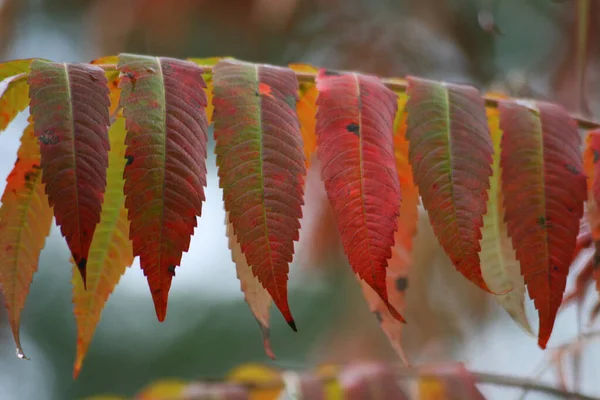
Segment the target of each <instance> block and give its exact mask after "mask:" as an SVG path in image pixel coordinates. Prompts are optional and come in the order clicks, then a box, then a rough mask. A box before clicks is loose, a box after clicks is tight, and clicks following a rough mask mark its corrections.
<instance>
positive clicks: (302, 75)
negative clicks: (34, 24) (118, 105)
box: [96, 64, 600, 130]
mask: <svg viewBox="0 0 600 400" xmlns="http://www.w3.org/2000/svg"><path fill="white" fill-rule="evenodd" d="M96 66H97V67H100V68H102V69H104V70H105V71H114V70H115V68H116V66H115V65H114V64H97V65H96ZM201 67H202V69H203V70H204V72H205V73H207V72H208V73H212V68H213V67H212V66H210V65H202V66H201ZM340 72H346V71H340ZM296 76H297V77H298V81H300V82H307V83H314V82H315V78H316V74H313V73H309V72H296ZM381 81H382V82H383V84H384V85H385V86H387V87H388V88H390V89H392V90H394V91H396V92H402V93H404V92H406V87H407V83H406V81H404V80H403V79H398V78H382V79H381ZM483 100H484V101H485V105H486V107H490V108H498V99H497V98H495V97H492V96H486V95H484V96H483ZM571 117H572V118H573V119H574V120H575V121H576V122H577V125H578V126H579V128H581V129H586V130H587V129H597V128H600V122H597V121H593V120H590V119H586V118H583V117H581V116H576V115H571Z"/></svg>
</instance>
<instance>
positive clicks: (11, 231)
mask: <svg viewBox="0 0 600 400" xmlns="http://www.w3.org/2000/svg"><path fill="white" fill-rule="evenodd" d="M17 156H18V158H17V161H16V163H15V166H14V168H13V170H12V172H11V173H10V175H9V176H8V179H7V181H6V189H5V190H4V194H3V195H2V207H1V208H0V286H1V287H2V293H3V295H4V304H5V306H6V310H7V311H8V319H9V321H10V327H11V329H12V332H13V337H14V339H15V343H16V345H17V354H18V355H19V357H21V358H24V357H25V355H24V353H23V349H22V347H21V341H20V338H19V326H20V320H21V310H22V309H23V306H24V305H25V300H26V299H27V295H28V294H29V285H30V284H31V281H32V280H33V275H34V274H35V272H36V271H37V268H38V260H39V256H40V252H41V251H42V249H43V248H44V242H45V240H46V236H48V233H50V227H51V226H52V218H53V216H52V208H50V206H49V205H48V199H47V197H46V194H45V192H44V184H43V183H42V170H41V169H40V149H39V146H38V144H37V140H36V137H35V135H34V133H33V125H32V124H30V125H29V126H27V128H26V129H25V132H23V136H22V137H21V147H20V148H19V152H18V154H17Z"/></svg>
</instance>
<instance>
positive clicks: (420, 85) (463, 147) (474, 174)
mask: <svg viewBox="0 0 600 400" xmlns="http://www.w3.org/2000/svg"><path fill="white" fill-rule="evenodd" d="M407 93H408V95H409V100H408V103H407V106H406V107H407V110H408V121H407V123H408V130H407V134H406V136H407V139H408V141H409V143H410V145H409V159H410V164H411V165H412V167H413V175H414V180H415V183H416V184H417V186H418V188H419V192H420V193H421V198H422V201H423V206H424V207H425V209H426V210H427V211H428V213H429V218H430V220H431V224H432V226H433V231H434V233H435V235H436V237H437V238H438V240H439V242H440V244H441V245H442V247H443V248H444V250H445V252H446V254H448V256H449V257H450V259H451V260H452V262H453V264H454V266H455V267H456V269H457V270H458V271H459V272H460V273H462V274H463V275H464V276H465V277H466V278H467V279H469V280H470V281H471V282H473V283H475V284H476V285H477V286H479V287H481V288H482V289H484V290H487V291H489V289H488V287H487V285H486V284H485V281H484V280H483V277H482V275H481V269H480V262H479V255H478V253H479V251H480V246H479V240H480V239H481V227H482V226H483V214H485V212H486V203H487V192H488V189H489V179H490V176H491V174H492V169H491V164H492V153H493V148H492V142H491V139H490V134H489V131H488V126H487V119H486V114H485V107H484V103H483V99H482V97H481V96H480V94H479V92H478V91H477V90H476V89H475V88H472V87H467V86H460V85H452V84H444V83H437V82H433V81H429V80H425V79H419V78H414V77H409V78H408V89H407Z"/></svg>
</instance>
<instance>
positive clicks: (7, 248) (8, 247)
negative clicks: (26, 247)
mask: <svg viewBox="0 0 600 400" xmlns="http://www.w3.org/2000/svg"><path fill="white" fill-rule="evenodd" d="M12 249H13V247H12V244H9V245H8V246H6V248H5V249H4V250H6V251H11V250H12Z"/></svg>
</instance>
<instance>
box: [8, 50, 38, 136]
mask: <svg viewBox="0 0 600 400" xmlns="http://www.w3.org/2000/svg"><path fill="white" fill-rule="evenodd" d="M32 61H33V60H32V59H26V60H14V61H9V62H6V63H4V64H0V132H2V131H4V130H5V129H6V127H7V126H8V124H10V122H11V121H12V120H13V119H15V117H16V116H17V114H18V113H20V112H21V111H23V110H24V109H25V108H27V106H28V105H29V96H28V94H27V92H28V86H27V77H26V76H25V75H24V74H25V73H27V71H29V65H30V64H31V62H32ZM2 81H4V82H2Z"/></svg>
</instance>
